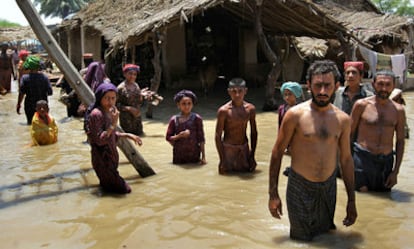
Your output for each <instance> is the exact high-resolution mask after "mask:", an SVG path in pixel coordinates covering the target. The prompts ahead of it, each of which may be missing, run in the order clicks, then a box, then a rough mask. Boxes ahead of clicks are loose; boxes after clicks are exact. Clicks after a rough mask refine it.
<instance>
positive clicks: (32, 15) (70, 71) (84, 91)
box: [16, 0, 155, 177]
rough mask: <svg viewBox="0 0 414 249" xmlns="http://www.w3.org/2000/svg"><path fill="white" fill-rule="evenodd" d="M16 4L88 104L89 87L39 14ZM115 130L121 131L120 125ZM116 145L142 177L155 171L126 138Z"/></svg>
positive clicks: (25, 1) (23, 0)
mask: <svg viewBox="0 0 414 249" xmlns="http://www.w3.org/2000/svg"><path fill="white" fill-rule="evenodd" d="M16 2H17V5H18V6H19V8H20V9H21V10H22V12H23V14H24V15H25V17H26V19H27V21H28V22H29V24H30V26H31V27H32V30H33V32H34V33H35V34H36V36H37V38H38V39H39V40H40V42H41V43H42V45H43V46H44V47H45V49H46V50H47V52H48V54H49V56H50V57H51V58H52V59H53V61H54V62H55V63H56V64H57V65H58V67H59V69H60V70H61V71H62V72H63V74H64V75H65V79H66V80H68V83H69V84H70V86H71V87H72V88H73V89H74V90H75V91H76V93H77V95H78V96H79V98H80V99H81V101H82V102H83V103H85V104H87V105H90V104H91V103H93V102H94V101H95V96H94V94H93V92H92V90H91V89H90V87H89V86H88V85H87V84H86V83H85V81H84V80H83V79H82V77H81V76H80V74H79V72H78V70H77V69H76V68H75V67H74V66H73V64H72V63H71V61H70V60H69V59H68V58H67V56H66V55H65V53H64V52H63V51H62V49H61V48H60V46H59V45H58V44H57V42H56V40H55V39H54V38H53V36H52V34H51V33H50V31H49V30H48V29H47V27H46V25H44V23H43V21H42V20H41V19H40V16H39V14H38V13H37V11H36V9H35V8H34V6H33V5H32V3H31V2H30V1H29V0H16ZM117 130H119V131H122V129H121V128H120V127H117ZM118 147H120V149H121V150H122V152H123V153H124V154H125V156H126V157H127V158H128V160H129V162H130V163H131V164H132V165H133V166H134V168H135V169H136V170H137V172H138V173H139V174H140V175H141V176H142V177H147V176H151V175H154V174H155V172H154V171H153V170H152V168H151V167H150V166H149V165H148V163H147V162H146V161H145V160H144V158H143V157H142V156H141V154H140V153H139V152H138V151H137V150H136V147H135V145H134V144H133V143H132V142H131V141H130V140H128V139H120V141H119V142H118Z"/></svg>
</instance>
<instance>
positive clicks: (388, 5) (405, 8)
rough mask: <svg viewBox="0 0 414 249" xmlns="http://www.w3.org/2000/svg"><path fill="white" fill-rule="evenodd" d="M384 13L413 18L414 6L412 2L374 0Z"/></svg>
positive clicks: (408, 0) (404, 0) (403, 0)
mask: <svg viewBox="0 0 414 249" xmlns="http://www.w3.org/2000/svg"><path fill="white" fill-rule="evenodd" d="M372 2H373V3H374V4H375V5H376V6H377V7H378V9H379V10H381V11H382V12H384V13H393V14H397V15H401V16H413V15H414V6H412V5H411V1H410V0H372Z"/></svg>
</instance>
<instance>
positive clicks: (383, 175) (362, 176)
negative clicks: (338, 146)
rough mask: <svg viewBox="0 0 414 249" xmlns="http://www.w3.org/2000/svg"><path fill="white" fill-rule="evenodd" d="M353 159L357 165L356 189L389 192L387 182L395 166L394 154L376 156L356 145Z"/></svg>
mask: <svg viewBox="0 0 414 249" xmlns="http://www.w3.org/2000/svg"><path fill="white" fill-rule="evenodd" d="M352 156H353V159H354V165H355V189H356V190H359V189H360V188H361V187H363V186H366V187H368V190H372V191H380V192H387V191H390V190H391V189H390V188H386V187H385V186H384V185H385V182H386V180H387V178H388V176H389V175H390V174H391V172H392V169H393V166H394V153H390V154H388V155H383V154H380V155H374V154H372V153H371V152H369V151H368V150H366V149H364V148H362V147H361V146H360V145H359V144H357V143H354V147H353V155H352Z"/></svg>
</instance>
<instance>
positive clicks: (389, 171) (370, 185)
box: [351, 71, 406, 192]
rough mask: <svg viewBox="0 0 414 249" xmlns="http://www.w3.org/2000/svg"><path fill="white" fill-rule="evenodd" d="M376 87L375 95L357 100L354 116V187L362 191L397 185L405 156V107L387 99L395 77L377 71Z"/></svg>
mask: <svg viewBox="0 0 414 249" xmlns="http://www.w3.org/2000/svg"><path fill="white" fill-rule="evenodd" d="M373 87H374V89H375V96H371V97H368V98H365V99H361V100H358V101H357V102H356V103H355V105H354V108H353V109H352V113H351V118H352V126H351V141H354V140H355V143H354V149H353V150H354V153H353V158H354V163H355V188H356V190H358V191H363V192H366V191H368V190H374V191H390V190H391V188H392V187H393V186H394V185H395V184H397V175H398V172H399V170H400V166H401V162H402V158H403V154H404V143H405V141H404V138H405V133H404V125H405V121H406V120H405V111H404V107H403V106H402V105H400V104H398V103H396V102H394V101H392V100H390V99H389V98H388V97H389V96H390V94H391V92H392V91H393V89H394V87H395V74H394V73H393V72H392V71H379V72H377V74H376V76H375V77H374V82H373ZM394 132H395V134H396V141H395V154H396V156H395V164H394V153H393V141H394Z"/></svg>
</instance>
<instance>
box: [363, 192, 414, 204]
mask: <svg viewBox="0 0 414 249" xmlns="http://www.w3.org/2000/svg"><path fill="white" fill-rule="evenodd" d="M360 194H364V195H372V196H374V197H377V198H383V199H389V200H392V201H395V202H404V203H409V202H411V199H412V197H413V196H414V194H413V193H411V192H407V191H403V190H400V189H392V190H391V192H367V193H360Z"/></svg>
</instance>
